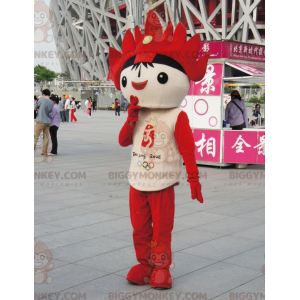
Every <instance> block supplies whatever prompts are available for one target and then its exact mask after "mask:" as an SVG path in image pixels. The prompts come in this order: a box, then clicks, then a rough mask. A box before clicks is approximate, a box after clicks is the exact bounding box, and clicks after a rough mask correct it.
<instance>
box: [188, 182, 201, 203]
mask: <svg viewBox="0 0 300 300" xmlns="http://www.w3.org/2000/svg"><path fill="white" fill-rule="evenodd" d="M190 188H191V192H192V199H193V200H195V199H197V200H198V201H199V202H200V203H203V196H202V193H201V184H200V182H199V181H197V182H191V183H190Z"/></svg>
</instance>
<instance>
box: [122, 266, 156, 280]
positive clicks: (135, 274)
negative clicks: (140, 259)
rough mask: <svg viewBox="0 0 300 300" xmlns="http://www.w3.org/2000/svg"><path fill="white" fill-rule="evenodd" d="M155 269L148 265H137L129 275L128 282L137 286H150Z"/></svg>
mask: <svg viewBox="0 0 300 300" xmlns="http://www.w3.org/2000/svg"><path fill="white" fill-rule="evenodd" d="M152 271H153V268H151V267H149V266H146V265H142V264H139V265H136V266H134V267H132V268H131V269H130V271H129V272H128V274H127V278H126V279H127V280H128V281H130V282H133V283H135V284H139V285H144V284H148V283H149V280H150V276H151V273H152Z"/></svg>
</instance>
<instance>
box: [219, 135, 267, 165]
mask: <svg viewBox="0 0 300 300" xmlns="http://www.w3.org/2000/svg"><path fill="white" fill-rule="evenodd" d="M224 163H246V164H264V163H265V131H243V130H238V131H225V132H224Z"/></svg>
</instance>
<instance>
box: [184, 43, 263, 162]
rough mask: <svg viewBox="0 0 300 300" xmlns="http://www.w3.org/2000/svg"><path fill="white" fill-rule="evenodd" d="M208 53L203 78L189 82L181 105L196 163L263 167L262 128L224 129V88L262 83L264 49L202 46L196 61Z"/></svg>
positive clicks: (215, 44) (215, 45) (225, 44)
mask: <svg viewBox="0 0 300 300" xmlns="http://www.w3.org/2000/svg"><path fill="white" fill-rule="evenodd" d="M208 52H209V53H210V54H211V55H210V59H209V62H208V66H207V70H206V75H205V77H204V78H203V79H202V80H201V81H199V82H191V88H190V91H189V93H188V95H187V96H186V97H185V99H184V100H183V102H182V104H181V108H182V109H183V110H184V111H185V112H186V113H187V114H188V117H189V120H190V125H191V127H192V128H193V132H194V139H195V145H196V149H195V155H196V160H197V163H198V164H204V165H215V166H227V165H231V164H264V163H265V127H264V124H263V125H262V126H254V127H252V126H250V127H249V128H245V129H244V130H231V128H223V120H224V119H225V107H224V96H225V95H224V86H225V84H228V83H235V84H243V83H247V84H250V85H251V84H254V83H257V84H259V83H264V81H265V46H263V45H255V44H247V43H241V42H234V41H214V42H203V43H202V49H201V51H200V53H199V57H201V56H202V55H204V54H205V53H208ZM250 117H251V116H249V115H248V118H250Z"/></svg>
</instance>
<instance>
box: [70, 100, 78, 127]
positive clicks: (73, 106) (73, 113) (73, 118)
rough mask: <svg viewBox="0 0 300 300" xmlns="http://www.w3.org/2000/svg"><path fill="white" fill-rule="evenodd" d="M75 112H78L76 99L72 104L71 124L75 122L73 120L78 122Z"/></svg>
mask: <svg viewBox="0 0 300 300" xmlns="http://www.w3.org/2000/svg"><path fill="white" fill-rule="evenodd" d="M75 111H76V104H75V98H74V97H72V102H71V122H73V120H74V121H75V122H77V118H76V117H75Z"/></svg>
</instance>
